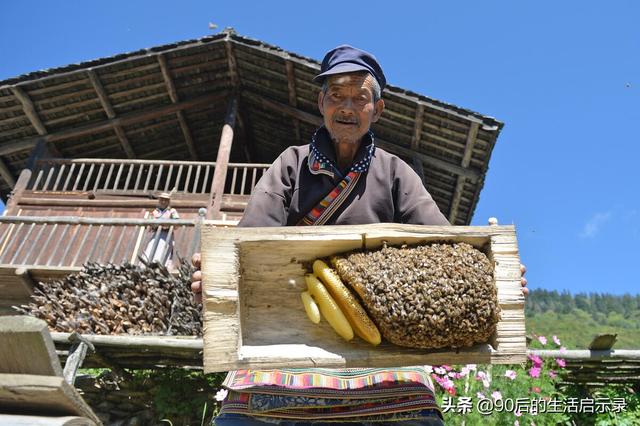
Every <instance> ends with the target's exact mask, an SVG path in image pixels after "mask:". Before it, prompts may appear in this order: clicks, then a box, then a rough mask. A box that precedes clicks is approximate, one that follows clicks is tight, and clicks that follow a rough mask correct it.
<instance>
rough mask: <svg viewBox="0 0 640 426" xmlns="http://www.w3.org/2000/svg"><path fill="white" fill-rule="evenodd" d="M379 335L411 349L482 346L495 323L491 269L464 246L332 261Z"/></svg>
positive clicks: (395, 250) (364, 253) (482, 257)
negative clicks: (360, 302) (378, 331)
mask: <svg viewBox="0 0 640 426" xmlns="http://www.w3.org/2000/svg"><path fill="white" fill-rule="evenodd" d="M330 261H331V264H332V266H333V268H335V270H336V271H337V273H338V275H339V276H340V278H341V279H342V280H343V281H344V282H345V283H346V284H347V286H348V287H350V288H351V289H352V290H354V291H355V293H356V294H357V295H358V296H359V298H360V299H361V300H362V303H363V305H364V307H365V309H366V310H367V312H368V314H369V316H370V317H371V319H372V320H373V322H374V323H375V324H376V325H377V327H378V328H379V330H380V332H381V334H382V336H383V337H384V338H385V339H386V340H388V341H389V342H391V343H394V344H396V345H399V346H406V347H413V348H430V349H436V348H462V347H468V346H472V345H474V344H476V343H484V342H487V341H488V340H489V339H490V337H491V336H492V335H493V334H494V332H495V329H496V324H497V323H498V321H499V319H500V311H499V306H498V297H497V290H496V286H495V284H494V279H493V266H492V263H491V261H490V260H489V259H488V258H487V256H486V255H485V254H484V253H482V252H481V251H480V250H478V249H476V248H474V247H473V246H471V245H469V244H466V243H457V244H447V243H444V244H443V243H433V244H425V245H419V246H416V247H407V246H402V247H400V248H395V247H388V246H387V245H386V244H385V245H384V246H383V247H382V249H380V250H371V251H355V252H351V253H346V254H342V255H339V256H332V257H331V258H330Z"/></svg>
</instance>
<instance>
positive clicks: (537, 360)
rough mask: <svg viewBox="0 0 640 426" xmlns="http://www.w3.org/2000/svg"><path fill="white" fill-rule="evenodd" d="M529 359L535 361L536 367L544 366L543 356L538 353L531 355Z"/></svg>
mask: <svg viewBox="0 0 640 426" xmlns="http://www.w3.org/2000/svg"><path fill="white" fill-rule="evenodd" d="M529 359H530V360H531V362H532V363H533V366H534V367H541V366H542V358H540V357H539V356H538V355H529Z"/></svg>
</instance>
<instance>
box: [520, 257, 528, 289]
mask: <svg viewBox="0 0 640 426" xmlns="http://www.w3.org/2000/svg"><path fill="white" fill-rule="evenodd" d="M520 273H521V274H522V278H520V284H522V295H523V296H524V297H527V295H528V294H529V289H528V288H527V279H526V278H525V277H524V274H526V273H527V267H526V266H524V265H523V264H522V263H521V264H520Z"/></svg>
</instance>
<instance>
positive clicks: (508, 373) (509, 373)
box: [504, 370, 516, 380]
mask: <svg viewBox="0 0 640 426" xmlns="http://www.w3.org/2000/svg"><path fill="white" fill-rule="evenodd" d="M504 377H507V378H509V379H511V380H515V379H516V372H515V371H513V370H507V371H505V372H504Z"/></svg>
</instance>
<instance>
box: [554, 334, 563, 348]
mask: <svg viewBox="0 0 640 426" xmlns="http://www.w3.org/2000/svg"><path fill="white" fill-rule="evenodd" d="M552 339H553V343H555V344H556V345H558V346H560V345H561V343H560V339H558V336H555V335H554V336H553V337H552Z"/></svg>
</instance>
